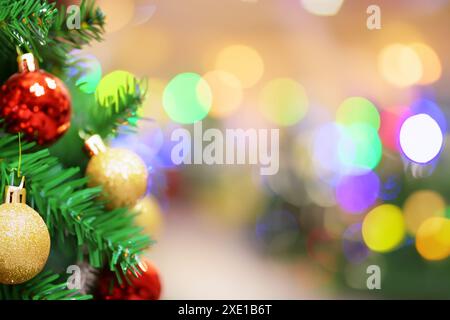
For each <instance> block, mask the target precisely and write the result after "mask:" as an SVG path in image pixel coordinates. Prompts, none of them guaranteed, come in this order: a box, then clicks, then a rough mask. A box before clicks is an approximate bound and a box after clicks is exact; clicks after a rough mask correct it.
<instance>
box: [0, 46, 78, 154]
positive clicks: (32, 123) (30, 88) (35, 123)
mask: <svg viewBox="0 0 450 320" xmlns="http://www.w3.org/2000/svg"><path fill="white" fill-rule="evenodd" d="M19 69H20V72H19V73H16V74H14V75H12V76H11V77H10V78H9V79H8V80H7V81H6V82H5V84H4V85H3V86H2V87H1V89H0V117H2V118H3V119H4V120H5V125H6V130H7V131H8V132H10V133H18V132H21V133H23V135H24V137H25V138H26V139H27V140H29V141H35V142H37V143H38V144H40V145H50V144H51V143H53V142H55V141H56V140H57V139H58V138H60V137H61V136H62V135H63V134H64V133H65V132H66V131H67V130H68V129H69V127H70V116H71V109H72V108H71V99H70V94H69V90H68V89H67V88H66V87H65V85H64V84H63V82H62V81H61V80H60V79H58V78H57V77H55V76H54V75H51V74H49V73H47V72H45V71H43V70H39V69H37V68H36V64H35V62H34V58H33V56H32V55H31V54H25V55H23V56H20V57H19Z"/></svg>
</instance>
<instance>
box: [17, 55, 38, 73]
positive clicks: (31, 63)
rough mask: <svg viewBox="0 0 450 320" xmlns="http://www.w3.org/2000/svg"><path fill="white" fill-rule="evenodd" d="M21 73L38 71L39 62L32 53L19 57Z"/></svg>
mask: <svg viewBox="0 0 450 320" xmlns="http://www.w3.org/2000/svg"><path fill="white" fill-rule="evenodd" d="M17 63H18V64H19V71H20V72H33V71H36V70H37V69H38V64H37V61H36V60H35V59H34V55H33V54H32V53H25V54H21V55H20V56H18V57H17Z"/></svg>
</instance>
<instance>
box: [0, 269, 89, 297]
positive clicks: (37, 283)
mask: <svg viewBox="0 0 450 320" xmlns="http://www.w3.org/2000/svg"><path fill="white" fill-rule="evenodd" d="M61 278H62V277H61V276H60V275H58V274H54V273H52V272H51V271H45V272H42V273H40V274H38V275H37V276H36V277H34V278H33V279H31V280H30V281H27V282H25V283H23V284H19V285H14V286H11V285H0V300H88V299H92V296H91V295H83V294H80V293H79V292H78V291H77V290H76V289H71V290H69V289H67V283H66V281H64V280H65V279H61Z"/></svg>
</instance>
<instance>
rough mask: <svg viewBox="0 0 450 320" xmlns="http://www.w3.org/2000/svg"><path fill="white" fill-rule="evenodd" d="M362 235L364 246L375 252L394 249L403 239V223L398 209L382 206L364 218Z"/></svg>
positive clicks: (387, 205)
mask: <svg viewBox="0 0 450 320" xmlns="http://www.w3.org/2000/svg"><path fill="white" fill-rule="evenodd" d="M362 235H363V239H364V242H365V243H366V245H367V246H368V247H369V248H370V249H371V250H372V251H376V252H388V251H391V250H393V249H395V248H396V247H397V246H398V245H399V244H400V243H401V242H402V241H403V238H404V237H405V222H404V220H403V216H402V211H401V210H400V208H399V207H397V206H394V205H391V204H383V205H380V206H378V207H376V208H375V209H373V210H372V211H370V212H369V213H368V214H367V215H366V216H365V218H364V221H363V226H362Z"/></svg>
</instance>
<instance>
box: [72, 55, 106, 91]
mask: <svg viewBox="0 0 450 320" xmlns="http://www.w3.org/2000/svg"><path fill="white" fill-rule="evenodd" d="M72 63H74V65H71V64H72ZM69 65H70V67H69V68H68V69H67V76H68V77H69V78H71V79H76V80H75V85H76V86H77V87H78V89H80V90H81V91H82V92H84V93H87V94H91V93H94V92H95V90H96V89H97V86H98V84H99V82H100V80H101V79H102V66H101V64H100V62H99V61H98V59H97V58H96V57H95V56H94V55H92V54H80V53H78V52H74V53H73V60H71V61H70V62H69Z"/></svg>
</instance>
